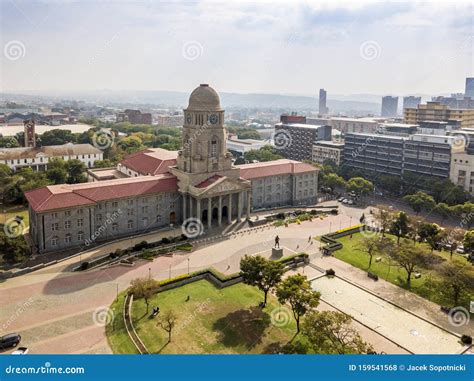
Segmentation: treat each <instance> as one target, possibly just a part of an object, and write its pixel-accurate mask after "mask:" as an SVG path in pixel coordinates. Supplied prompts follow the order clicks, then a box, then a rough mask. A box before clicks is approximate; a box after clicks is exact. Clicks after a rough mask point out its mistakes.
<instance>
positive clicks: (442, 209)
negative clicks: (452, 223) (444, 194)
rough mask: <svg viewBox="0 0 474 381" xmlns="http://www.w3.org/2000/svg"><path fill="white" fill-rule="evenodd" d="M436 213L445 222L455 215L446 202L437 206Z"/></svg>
mask: <svg viewBox="0 0 474 381" xmlns="http://www.w3.org/2000/svg"><path fill="white" fill-rule="evenodd" d="M435 211H436V212H437V213H438V214H439V215H440V216H441V218H442V219H443V221H444V220H445V219H446V218H448V217H450V216H451V215H452V214H453V208H451V207H450V206H449V205H448V204H446V203H444V202H440V203H439V204H436V206H435Z"/></svg>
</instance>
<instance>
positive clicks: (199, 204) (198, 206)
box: [196, 198, 202, 222]
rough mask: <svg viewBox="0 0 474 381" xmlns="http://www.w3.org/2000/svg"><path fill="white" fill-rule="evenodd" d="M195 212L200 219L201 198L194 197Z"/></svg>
mask: <svg viewBox="0 0 474 381" xmlns="http://www.w3.org/2000/svg"><path fill="white" fill-rule="evenodd" d="M196 214H197V216H196V217H197V219H198V220H201V200H200V199H199V198H197V199H196ZM201 222H202V221H201Z"/></svg>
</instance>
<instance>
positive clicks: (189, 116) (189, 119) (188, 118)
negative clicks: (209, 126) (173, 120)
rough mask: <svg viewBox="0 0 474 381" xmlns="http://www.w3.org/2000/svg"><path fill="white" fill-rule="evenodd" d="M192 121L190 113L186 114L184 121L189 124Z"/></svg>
mask: <svg viewBox="0 0 474 381" xmlns="http://www.w3.org/2000/svg"><path fill="white" fill-rule="evenodd" d="M192 121H193V117H192V116H191V114H188V115H186V122H187V123H188V124H191V122H192Z"/></svg>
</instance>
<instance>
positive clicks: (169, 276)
mask: <svg viewBox="0 0 474 381" xmlns="http://www.w3.org/2000/svg"><path fill="white" fill-rule="evenodd" d="M168 278H169V279H171V265H170V270H169V275H168Z"/></svg>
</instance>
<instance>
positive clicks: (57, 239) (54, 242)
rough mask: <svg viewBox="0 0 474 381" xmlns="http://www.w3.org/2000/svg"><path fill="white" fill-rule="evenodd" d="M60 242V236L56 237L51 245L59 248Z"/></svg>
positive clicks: (52, 239)
mask: <svg viewBox="0 0 474 381" xmlns="http://www.w3.org/2000/svg"><path fill="white" fill-rule="evenodd" d="M58 241H59V238H58V236H54V237H53V238H51V245H52V246H58Z"/></svg>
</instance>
